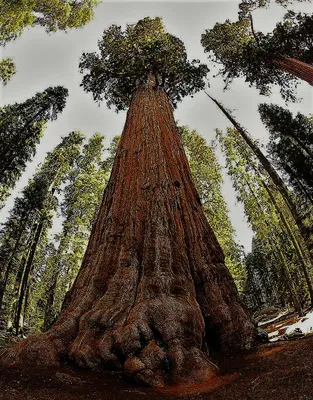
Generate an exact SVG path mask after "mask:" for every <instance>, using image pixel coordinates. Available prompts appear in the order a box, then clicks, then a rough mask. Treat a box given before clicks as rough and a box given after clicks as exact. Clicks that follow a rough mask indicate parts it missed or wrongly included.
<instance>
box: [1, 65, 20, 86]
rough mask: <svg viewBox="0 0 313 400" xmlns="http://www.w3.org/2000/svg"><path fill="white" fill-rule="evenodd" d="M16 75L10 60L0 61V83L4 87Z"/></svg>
mask: <svg viewBox="0 0 313 400" xmlns="http://www.w3.org/2000/svg"><path fill="white" fill-rule="evenodd" d="M15 73H16V70H15V65H14V63H13V60H12V58H4V59H3V60H1V61H0V82H2V83H3V85H6V84H7V83H8V82H9V80H10V79H11V78H12V76H13V75H14V74H15Z"/></svg>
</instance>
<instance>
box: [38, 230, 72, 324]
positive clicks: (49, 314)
mask: <svg viewBox="0 0 313 400" xmlns="http://www.w3.org/2000/svg"><path fill="white" fill-rule="evenodd" d="M67 233H68V231H65V234H64V236H63V237H62V239H61V241H60V244H59V248H58V251H57V254H56V257H55V266H54V270H53V274H52V283H51V285H50V287H49V289H48V293H47V302H46V306H45V314H44V324H43V329H44V331H46V330H48V329H49V328H50V327H51V325H52V323H53V320H54V313H53V304H54V298H55V292H56V288H57V283H58V279H59V275H60V272H61V265H60V257H61V255H62V253H63V249H64V248H63V243H64V239H65V238H66V237H67Z"/></svg>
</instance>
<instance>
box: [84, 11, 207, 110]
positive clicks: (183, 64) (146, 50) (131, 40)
mask: <svg viewBox="0 0 313 400" xmlns="http://www.w3.org/2000/svg"><path fill="white" fill-rule="evenodd" d="M98 47H99V50H100V54H99V53H84V54H83V55H82V57H81V60H80V65H79V66H80V71H81V72H82V73H84V72H85V71H87V73H86V74H85V75H84V77H83V81H82V84H81V86H82V87H83V88H84V90H85V91H86V92H91V93H92V94H93V98H94V100H95V101H97V102H100V101H102V100H106V103H107V106H108V107H109V108H110V107H111V106H114V107H115V108H116V111H120V110H125V109H126V108H128V106H129V104H130V101H131V98H132V96H133V94H134V93H135V91H136V89H137V88H138V87H139V86H141V85H144V84H145V83H147V81H148V78H149V77H151V75H152V76H153V79H154V80H155V84H156V86H158V87H162V88H164V90H165V92H166V93H167V95H168V96H169V98H170V100H171V101H172V103H173V105H174V107H175V106H176V104H177V103H178V102H179V101H181V100H182V98H183V97H185V96H188V95H192V94H194V93H196V92H197V91H199V90H202V89H204V87H205V81H204V78H205V77H206V75H207V72H208V68H207V66H206V65H204V64H200V61H199V60H193V61H191V62H190V61H188V60H187V53H186V49H185V46H184V44H183V42H182V41H181V40H180V39H178V38H177V37H176V36H174V35H171V34H170V33H168V32H166V31H165V28H164V25H163V23H162V19H161V18H159V17H157V18H154V19H153V18H149V17H146V18H144V19H142V20H140V21H139V22H138V23H137V24H128V25H126V28H125V30H124V31H123V30H122V28H121V26H117V25H111V26H110V27H109V28H108V29H106V30H105V31H104V33H103V37H102V39H101V40H100V41H99V42H98Z"/></svg>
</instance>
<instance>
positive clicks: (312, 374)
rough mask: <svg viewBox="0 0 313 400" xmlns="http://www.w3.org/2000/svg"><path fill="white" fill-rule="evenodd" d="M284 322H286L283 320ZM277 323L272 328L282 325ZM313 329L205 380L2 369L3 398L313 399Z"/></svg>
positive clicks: (227, 363) (225, 364)
mask: <svg viewBox="0 0 313 400" xmlns="http://www.w3.org/2000/svg"><path fill="white" fill-rule="evenodd" d="M280 323H281V322H280ZM275 325H277V322H276V324H272V325H270V326H268V327H267V330H268V331H269V332H271V331H273V329H276V327H275ZM312 356H313V334H308V335H306V336H305V337H302V338H298V337H297V338H294V340H284V341H277V342H275V343H268V344H263V345H260V346H258V347H256V348H254V349H251V350H250V351H248V352H246V353H245V354H241V355H237V356H233V357H231V358H229V357H228V358H227V359H219V360H216V362H217V363H218V365H219V366H220V369H221V374H220V376H217V377H214V378H212V379H210V380H209V381H208V382H206V383H205V384H192V385H182V386H174V387H169V388H166V389H157V390H156V389H151V388H143V387H141V386H136V385H135V384H131V383H128V382H125V380H124V379H123V377H122V376H120V375H119V374H109V373H103V372H101V373H100V372H92V371H87V370H81V369H78V368H74V367H71V366H64V367H63V368H62V369H58V370H41V371H39V370H37V371H36V370H32V371H30V370H29V369H20V370H19V369H15V368H14V369H5V370H4V369H0V399H1V400H88V399H93V400H140V399H147V400H170V399H171V400H174V399H180V400H213V399H214V400H313V362H312V358H313V357H312Z"/></svg>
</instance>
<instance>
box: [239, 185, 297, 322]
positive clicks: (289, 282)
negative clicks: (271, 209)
mask: <svg viewBox="0 0 313 400" xmlns="http://www.w3.org/2000/svg"><path fill="white" fill-rule="evenodd" d="M246 184H247V186H248V189H249V191H250V193H251V195H252V196H253V198H254V200H255V202H256V204H257V207H258V209H259V210H260V214H261V215H263V214H264V210H263V208H262V206H261V204H260V203H259V200H258V198H257V195H256V194H255V192H254V190H253V188H252V187H251V185H250V183H249V182H248V181H246ZM265 224H266V226H269V223H268V222H267V221H266V218H265ZM269 242H270V243H271V242H272V249H273V250H274V249H276V250H278V254H279V257H280V259H281V268H282V271H283V273H284V275H285V278H286V286H287V288H288V291H289V294H290V297H291V299H292V303H293V305H294V307H295V310H296V312H297V313H298V314H299V315H300V316H302V315H303V311H302V307H301V303H300V301H299V297H298V294H297V292H296V289H295V286H294V283H293V280H292V276H291V274H290V271H289V267H288V264H287V261H286V258H285V256H284V254H283V252H282V251H281V248H280V245H279V244H278V243H277V241H276V240H275V239H273V238H272V237H271V235H270V237H269ZM274 243H275V245H274V247H273V244H274ZM274 253H275V251H274Z"/></svg>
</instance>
